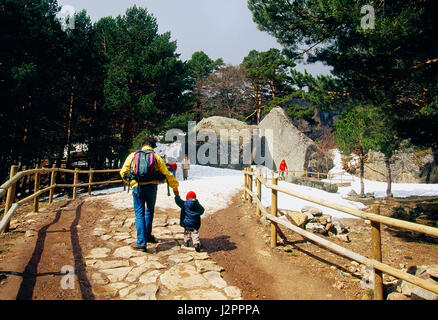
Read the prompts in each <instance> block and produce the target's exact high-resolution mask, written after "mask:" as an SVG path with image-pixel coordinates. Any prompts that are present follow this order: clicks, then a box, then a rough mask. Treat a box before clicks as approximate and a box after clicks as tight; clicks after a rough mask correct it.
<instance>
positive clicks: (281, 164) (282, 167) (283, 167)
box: [280, 160, 288, 179]
mask: <svg viewBox="0 0 438 320" xmlns="http://www.w3.org/2000/svg"><path fill="white" fill-rule="evenodd" d="M286 169H288V168H287V164H286V161H284V160H283V161H281V163H280V176H281V177H282V178H283V179H284V171H285V170H286Z"/></svg>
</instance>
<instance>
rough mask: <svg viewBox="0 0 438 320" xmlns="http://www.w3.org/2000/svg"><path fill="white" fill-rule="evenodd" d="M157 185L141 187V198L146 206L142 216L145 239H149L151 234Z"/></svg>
mask: <svg viewBox="0 0 438 320" xmlns="http://www.w3.org/2000/svg"><path fill="white" fill-rule="evenodd" d="M157 191H158V185H156V184H148V185H145V186H142V187H141V192H142V194H143V199H144V201H145V202H146V205H147V208H146V211H145V216H144V224H145V230H146V231H145V232H146V233H145V239H146V241H147V240H148V239H151V236H152V223H153V221H154V213H155V202H156V200H157Z"/></svg>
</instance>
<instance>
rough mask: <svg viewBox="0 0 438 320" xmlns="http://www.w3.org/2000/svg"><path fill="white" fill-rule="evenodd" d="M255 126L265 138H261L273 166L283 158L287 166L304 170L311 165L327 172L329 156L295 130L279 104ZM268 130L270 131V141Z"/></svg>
mask: <svg viewBox="0 0 438 320" xmlns="http://www.w3.org/2000/svg"><path fill="white" fill-rule="evenodd" d="M258 128H259V130H260V133H259V136H260V137H262V138H265V139H263V140H264V141H265V143H266V145H267V148H266V149H267V150H268V151H269V152H270V156H271V157H272V159H273V162H274V167H275V168H278V167H279V166H280V163H281V161H282V160H283V159H284V160H285V161H286V163H287V166H288V168H289V170H295V171H303V170H305V169H307V168H309V167H310V168H312V169H313V170H314V171H319V172H327V171H329V170H330V169H331V168H332V167H333V161H332V159H330V158H328V157H326V156H324V154H323V152H321V150H319V148H318V146H317V145H316V144H315V142H313V140H312V139H310V138H308V137H307V136H306V135H305V134H304V133H302V132H301V131H300V130H298V128H297V127H296V126H295V125H294V124H293V122H292V121H291V119H290V118H289V117H288V116H287V115H286V113H285V111H284V110H283V109H282V108H280V107H277V108H273V109H272V110H271V112H269V114H268V115H266V116H265V117H264V119H263V120H262V121H261V122H260V124H259V126H258ZM267 130H269V131H270V132H271V133H272V134H273V139H272V141H271V139H269V135H268V134H267ZM263 140H262V141H263ZM291 150H293V152H291Z"/></svg>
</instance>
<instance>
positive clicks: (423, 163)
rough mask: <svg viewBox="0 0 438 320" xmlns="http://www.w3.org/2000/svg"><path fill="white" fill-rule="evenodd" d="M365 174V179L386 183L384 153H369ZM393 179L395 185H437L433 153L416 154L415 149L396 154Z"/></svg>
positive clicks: (437, 173)
mask: <svg viewBox="0 0 438 320" xmlns="http://www.w3.org/2000/svg"><path fill="white" fill-rule="evenodd" d="M364 174H365V179H370V180H377V181H384V182H386V167H385V162H384V156H383V154H382V153H380V152H376V151H370V152H369V153H368V161H367V162H366V165H365V173H364ZM391 177H392V182H394V183H436V182H438V167H437V165H436V163H435V161H434V156H433V155H432V154H431V153H428V152H415V150H414V149H413V148H408V149H404V150H400V151H397V152H396V153H395V155H394V157H393V159H392V161H391Z"/></svg>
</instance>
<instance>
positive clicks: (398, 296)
mask: <svg viewBox="0 0 438 320" xmlns="http://www.w3.org/2000/svg"><path fill="white" fill-rule="evenodd" d="M386 300H410V299H409V298H408V297H406V296H405V295H404V294H401V293H399V292H391V293H390V294H388V296H387V297H386Z"/></svg>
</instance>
